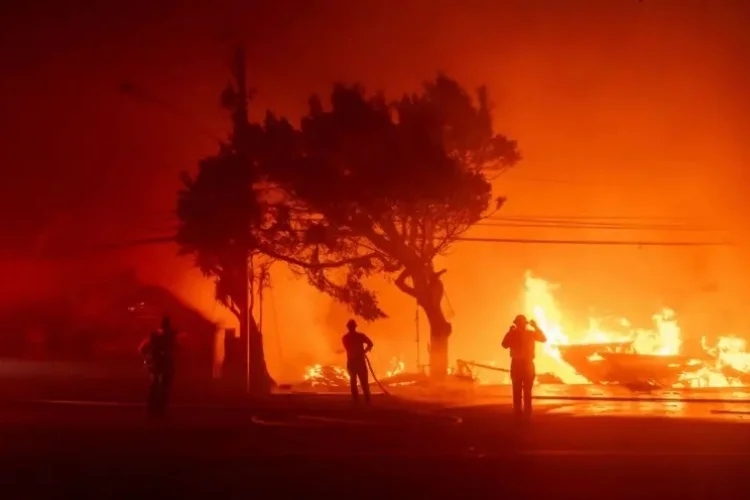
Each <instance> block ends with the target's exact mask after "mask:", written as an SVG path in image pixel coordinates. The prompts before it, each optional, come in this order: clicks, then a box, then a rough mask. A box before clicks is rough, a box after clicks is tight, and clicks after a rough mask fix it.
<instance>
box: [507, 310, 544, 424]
mask: <svg viewBox="0 0 750 500" xmlns="http://www.w3.org/2000/svg"><path fill="white" fill-rule="evenodd" d="M546 341H547V337H546V336H545V335H544V332H542V330H541V328H539V326H538V325H537V324H536V322H535V321H534V320H533V319H532V320H531V321H529V320H528V319H527V318H526V316H524V315H522V314H519V315H518V316H516V318H515V320H514V321H513V324H512V325H511V327H510V329H509V330H508V332H507V333H506V334H505V337H504V338H503V348H504V349H510V378H511V381H512V384H513V411H514V413H515V414H516V415H517V416H522V415H525V416H527V417H529V416H531V391H532V388H533V387H534V378H536V368H535V366H534V355H535V353H534V351H535V350H536V343H537V342H546Z"/></svg>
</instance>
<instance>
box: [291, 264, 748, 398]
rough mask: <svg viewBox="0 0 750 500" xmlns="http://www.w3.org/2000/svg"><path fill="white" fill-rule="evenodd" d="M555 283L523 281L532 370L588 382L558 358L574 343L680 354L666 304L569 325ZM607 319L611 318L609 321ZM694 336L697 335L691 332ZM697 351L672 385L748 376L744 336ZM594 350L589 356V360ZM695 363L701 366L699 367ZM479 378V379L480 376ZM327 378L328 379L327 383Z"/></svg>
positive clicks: (325, 374)
mask: <svg viewBox="0 0 750 500" xmlns="http://www.w3.org/2000/svg"><path fill="white" fill-rule="evenodd" d="M557 288H558V286H557V285H554V284H551V283H549V282H547V281H545V280H543V279H541V278H538V277H535V276H532V274H531V273H528V272H527V273H526V279H525V283H524V299H525V313H526V315H527V316H528V317H529V318H533V319H534V320H536V322H537V324H538V325H539V326H540V328H541V329H542V330H543V331H544V333H545V334H546V336H547V342H546V343H543V344H538V347H537V372H538V373H542V372H547V373H551V374H553V375H555V376H557V377H558V378H559V379H560V380H562V382H563V383H565V384H589V383H591V382H590V381H589V380H587V379H586V378H585V377H583V376H582V375H580V374H579V373H577V372H576V371H575V369H574V368H573V367H572V366H570V365H569V364H568V363H566V362H565V361H563V359H562V356H561V353H560V347H561V346H566V345H576V344H606V343H615V342H629V343H632V344H631V345H632V350H633V351H634V352H635V353H637V354H642V355H652V356H680V355H682V354H683V352H682V349H683V347H684V346H683V338H682V332H681V330H680V326H679V324H678V322H677V315H676V313H675V311H673V310H671V309H664V310H662V311H660V312H658V313H656V314H654V315H653V316H652V320H653V324H652V325H651V327H650V328H636V327H634V326H633V325H632V324H631V322H630V321H628V320H627V319H625V318H622V319H620V320H619V321H616V322H615V323H616V327H614V326H613V327H610V328H609V329H607V328H605V327H603V326H602V325H603V324H604V321H601V320H600V319H597V318H589V319H588V327H587V328H583V329H571V328H570V326H569V323H568V322H567V321H566V318H565V316H564V314H563V312H562V309H561V308H560V306H559V304H558V303H557V301H556V299H555V297H554V293H553V292H554V290H555V289H557ZM609 323H612V322H611V321H610V322H609ZM696 338H697V337H696ZM695 347H696V350H702V351H703V353H704V356H702V357H701V358H700V359H693V360H690V361H689V364H690V365H692V367H693V368H694V369H691V370H690V371H689V372H687V371H686V372H685V373H683V374H682V375H681V376H680V377H679V381H678V382H677V384H675V387H738V386H742V385H743V383H742V380H741V379H742V378H743V377H744V378H745V380H747V379H748V377H749V376H750V353H748V351H747V345H746V342H745V340H743V339H741V338H739V337H736V336H729V335H728V336H721V337H718V338H717V339H716V340H715V342H714V343H713V344H709V342H708V340H707V338H706V337H702V338H701V339H700V345H696V346H695ZM594 356H596V354H594V355H592V357H591V358H589V359H590V360H592V361H594V359H592V358H593V357H594ZM485 364H486V365H489V366H501V364H500V363H497V362H496V361H490V362H488V363H485ZM699 365H700V366H699ZM404 371H406V365H405V363H404V362H403V361H401V360H400V359H398V358H393V359H392V361H391V367H390V369H389V370H387V371H385V372H384V374H383V375H384V376H385V377H390V376H393V375H395V374H397V373H402V372H404ZM304 378H305V380H306V381H308V382H310V383H312V384H313V385H323V384H326V383H329V382H331V381H332V379H338V380H342V381H348V374H347V372H346V370H344V369H342V368H339V367H322V366H320V365H314V366H311V367H308V368H307V370H306V373H305V376H304ZM479 380H480V381H481V378H479ZM327 381H328V382H327Z"/></svg>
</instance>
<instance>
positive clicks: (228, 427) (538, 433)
mask: <svg viewBox="0 0 750 500" xmlns="http://www.w3.org/2000/svg"><path fill="white" fill-rule="evenodd" d="M576 404H578V403H576ZM382 406H386V405H385V404H384V405H381V407H376V408H373V409H370V410H354V409H350V408H348V407H347V406H345V405H342V404H338V403H336V404H332V405H331V404H328V403H326V404H310V403H309V402H304V403H300V404H295V405H289V404H283V405H276V406H275V407H273V408H270V407H266V409H255V410H250V409H241V410H240V409H235V410H230V409H223V410H219V409H210V408H200V407H183V408H176V409H175V412H174V414H173V415H172V418H171V420H170V421H169V422H164V423H159V424H154V423H152V424H148V423H147V422H145V421H144V420H143V412H142V408H139V407H134V406H115V405H110V406H106V405H104V406H103V405H98V406H89V405H72V404H66V405H60V404H58V405H24V406H5V407H3V408H0V455H1V456H2V457H3V458H4V459H5V460H3V464H4V466H3V468H2V469H0V489H1V490H2V491H3V492H6V493H8V494H9V497H11V498H55V497H56V496H59V497H65V498H72V497H73V496H72V495H74V494H76V493H77V492H82V491H84V490H85V491H86V492H91V491H96V492H98V494H102V495H109V494H111V493H112V492H119V493H122V494H125V493H127V494H130V495H144V494H147V495H154V494H170V495H178V494H179V495H185V494H186V493H188V494H190V495H191V498H204V497H205V498H208V497H211V498H237V497H239V496H242V497H243V498H247V497H248V494H249V493H247V492H248V491H252V490H253V489H255V494H254V495H253V496H254V497H255V498H286V497H288V496H289V495H291V494H307V495H308V496H311V495H314V494H327V495H328V496H329V497H330V496H331V494H332V493H335V492H338V493H339V494H338V495H333V496H332V498H337V497H340V496H342V495H343V493H347V492H349V491H348V490H347V488H351V492H358V496H363V495H364V496H369V497H372V498H376V497H379V496H381V495H385V494H387V495H388V496H389V497H391V498H393V497H394V495H401V496H406V495H420V496H422V495H432V496H433V497H437V498H447V497H456V496H458V497H461V498H473V497H476V498H497V497H498V496H502V495H503V494H506V495H507V496H506V498H524V499H525V498H528V499H531V500H535V499H538V498H542V496H544V497H549V496H552V495H553V496H560V495H570V496H571V497H572V495H576V498H579V499H580V498H601V497H602V496H607V497H610V498H636V497H645V498H657V497H658V498H672V497H674V498H701V499H711V498H723V497H721V495H722V494H724V493H726V494H729V493H730V492H731V493H733V494H735V495H739V497H740V498H741V497H743V494H747V493H748V492H749V490H748V485H747V480H745V479H742V478H744V477H745V472H746V470H747V467H748V464H750V446H749V445H750V426H748V424H747V423H744V422H742V421H740V420H739V419H738V418H734V419H732V420H729V419H727V418H724V419H722V420H716V419H688V418H679V419H664V418H646V417H643V418H624V417H602V416H598V417H590V416H585V413H579V415H584V416H579V417H572V416H570V415H566V414H563V412H564V411H566V410H565V406H560V405H553V404H551V403H549V404H547V405H546V410H547V411H542V410H543V409H542V408H539V410H540V412H539V414H538V415H536V418H535V419H534V420H533V421H532V422H531V423H529V424H526V425H521V424H519V423H517V422H514V421H513V419H511V418H510V415H509V412H508V411H507V407H500V406H497V405H492V406H474V407H463V408H452V409H449V410H444V411H431V412H426V411H425V410H424V409H416V408H414V407H412V406H398V407H396V406H392V407H382ZM573 406H575V405H573ZM455 417H459V419H457V418H455ZM353 484H354V485H357V486H356V488H355V487H352V486H351V485H353ZM258 490H260V491H258ZM242 492H245V493H244V494H242V495H241V493H242ZM351 492H349V493H351ZM11 493H15V495H13V494H11ZM365 493H367V495H365ZM745 497H746V495H745Z"/></svg>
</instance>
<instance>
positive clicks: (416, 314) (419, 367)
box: [414, 301, 422, 372]
mask: <svg viewBox="0 0 750 500" xmlns="http://www.w3.org/2000/svg"><path fill="white" fill-rule="evenodd" d="M414 327H415V332H416V341H417V371H418V372H421V371H422V362H421V358H420V353H419V349H420V346H419V301H417V307H416V308H414Z"/></svg>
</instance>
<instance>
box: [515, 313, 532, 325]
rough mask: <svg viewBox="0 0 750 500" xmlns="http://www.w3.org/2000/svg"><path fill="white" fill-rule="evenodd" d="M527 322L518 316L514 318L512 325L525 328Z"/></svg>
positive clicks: (523, 317) (521, 316)
mask: <svg viewBox="0 0 750 500" xmlns="http://www.w3.org/2000/svg"><path fill="white" fill-rule="evenodd" d="M528 322H529V320H528V319H527V318H526V316H524V315H523V314H519V315H518V316H516V319H514V320H513V324H514V325H516V326H525V325H527V324H528Z"/></svg>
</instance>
